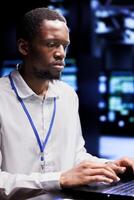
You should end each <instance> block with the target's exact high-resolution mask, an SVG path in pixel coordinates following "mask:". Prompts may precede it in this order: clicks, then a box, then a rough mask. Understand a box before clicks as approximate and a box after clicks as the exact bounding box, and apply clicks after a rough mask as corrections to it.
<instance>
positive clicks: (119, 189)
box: [103, 180, 134, 196]
mask: <svg viewBox="0 0 134 200" xmlns="http://www.w3.org/2000/svg"><path fill="white" fill-rule="evenodd" d="M103 193H107V194H115V195H126V196H134V180H132V181H129V182H126V183H118V184H117V185H115V186H113V187H112V188H107V189H105V190H104V191H103Z"/></svg>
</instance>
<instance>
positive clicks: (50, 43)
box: [47, 41, 57, 48]
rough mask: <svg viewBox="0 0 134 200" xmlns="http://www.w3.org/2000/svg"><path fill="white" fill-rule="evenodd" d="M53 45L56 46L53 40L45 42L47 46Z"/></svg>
mask: <svg viewBox="0 0 134 200" xmlns="http://www.w3.org/2000/svg"><path fill="white" fill-rule="evenodd" d="M55 46H57V43H56V42H55V41H49V42H47V47H50V48H51V47H55Z"/></svg>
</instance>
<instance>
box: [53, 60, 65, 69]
mask: <svg viewBox="0 0 134 200" xmlns="http://www.w3.org/2000/svg"><path fill="white" fill-rule="evenodd" d="M52 66H53V68H55V69H57V70H58V71H61V70H63V68H64V66H65V63H64V62H54V63H53V64H52Z"/></svg>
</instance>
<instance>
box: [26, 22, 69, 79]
mask: <svg viewBox="0 0 134 200" xmlns="http://www.w3.org/2000/svg"><path fill="white" fill-rule="evenodd" d="M69 42H70V41H69V30H68V28H67V26H66V24H65V23H64V22H61V21H59V20H53V21H52V20H44V21H43V23H42V26H41V28H40V29H39V33H38V35H37V36H36V37H35V38H34V39H33V40H32V42H31V43H30V44H29V47H28V53H27V55H26V56H27V61H28V65H29V67H30V73H33V75H34V76H35V77H36V78H39V79H44V80H53V79H59V78H60V75H61V72H62V70H63V68H64V65H65V63H64V60H65V56H66V50H67V47H68V45H69Z"/></svg>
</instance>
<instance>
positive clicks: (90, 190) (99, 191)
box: [65, 169, 134, 200]
mask: <svg viewBox="0 0 134 200" xmlns="http://www.w3.org/2000/svg"><path fill="white" fill-rule="evenodd" d="M120 178H121V180H120V181H119V182H117V183H112V184H105V183H96V184H90V185H85V186H81V187H77V188H73V189H69V190H66V191H65V193H66V194H71V196H72V198H73V199H81V200H84V199H88V200H89V199H90V200H126V199H127V200H134V174H133V173H132V170H131V169H128V170H127V172H125V173H124V174H123V175H121V176H120ZM71 196H70V197H71Z"/></svg>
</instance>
